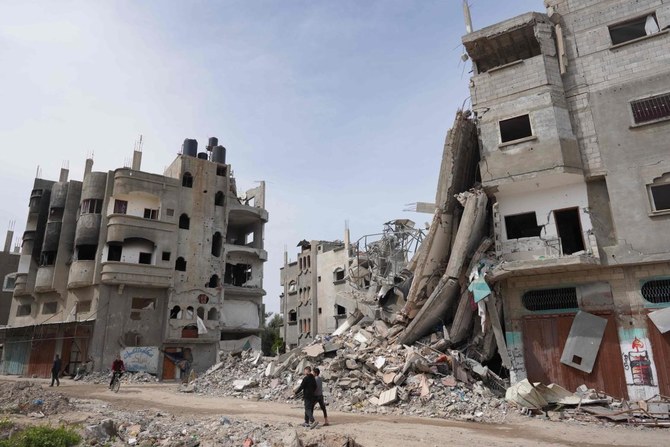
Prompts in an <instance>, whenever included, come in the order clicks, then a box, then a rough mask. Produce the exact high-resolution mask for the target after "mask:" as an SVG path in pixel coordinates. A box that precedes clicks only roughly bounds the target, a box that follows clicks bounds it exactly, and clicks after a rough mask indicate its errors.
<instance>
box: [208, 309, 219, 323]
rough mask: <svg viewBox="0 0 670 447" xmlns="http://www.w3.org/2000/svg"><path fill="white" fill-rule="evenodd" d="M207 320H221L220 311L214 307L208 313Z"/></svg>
mask: <svg viewBox="0 0 670 447" xmlns="http://www.w3.org/2000/svg"><path fill="white" fill-rule="evenodd" d="M207 319H208V320H209V321H218V320H219V311H217V310H216V307H212V308H211V309H209V312H207Z"/></svg>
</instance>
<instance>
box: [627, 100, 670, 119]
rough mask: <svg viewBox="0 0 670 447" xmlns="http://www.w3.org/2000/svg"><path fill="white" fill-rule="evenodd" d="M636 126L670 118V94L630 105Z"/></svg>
mask: <svg viewBox="0 0 670 447" xmlns="http://www.w3.org/2000/svg"><path fill="white" fill-rule="evenodd" d="M630 108H631V109H632V111H633V121H635V124H642V123H647V122H650V121H656V120H660V119H663V118H669V117H670V93H666V94H664V95H657V96H653V97H651V98H646V99H639V100H637V101H632V102H631V103H630Z"/></svg>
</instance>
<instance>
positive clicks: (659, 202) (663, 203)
mask: <svg viewBox="0 0 670 447" xmlns="http://www.w3.org/2000/svg"><path fill="white" fill-rule="evenodd" d="M649 192H650V193H651V201H652V205H653V207H654V209H653V210H654V211H667V210H670V183H668V184H665V185H650V186H649Z"/></svg>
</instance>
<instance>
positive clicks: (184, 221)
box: [179, 213, 191, 230]
mask: <svg viewBox="0 0 670 447" xmlns="http://www.w3.org/2000/svg"><path fill="white" fill-rule="evenodd" d="M190 226H191V219H190V218H189V217H188V214H186V213H184V214H182V215H181V216H179V228H181V229H183V230H188V229H189V227H190Z"/></svg>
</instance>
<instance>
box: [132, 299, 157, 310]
mask: <svg viewBox="0 0 670 447" xmlns="http://www.w3.org/2000/svg"><path fill="white" fill-rule="evenodd" d="M131 308H132V309H135V310H154V309H155V308H156V298H133V301H132V303H131Z"/></svg>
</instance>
